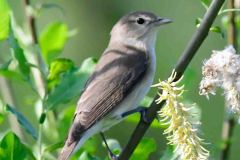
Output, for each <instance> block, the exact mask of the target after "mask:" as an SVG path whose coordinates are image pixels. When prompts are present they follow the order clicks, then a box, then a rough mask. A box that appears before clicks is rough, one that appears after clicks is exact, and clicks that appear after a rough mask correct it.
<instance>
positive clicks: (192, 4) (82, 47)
mask: <svg viewBox="0 0 240 160" xmlns="http://www.w3.org/2000/svg"><path fill="white" fill-rule="evenodd" d="M33 2H35V3H36V2H37V1H33ZM42 2H48V3H50V2H52V3H57V4H59V6H60V7H61V9H57V8H56V9H51V10H45V11H43V12H41V13H40V16H39V17H38V18H37V30H38V33H39V34H40V33H41V31H42V30H43V29H44V27H45V26H46V25H47V24H48V23H51V22H53V21H62V22H64V23H66V24H67V26H68V29H69V30H75V29H77V31H78V32H77V34H76V35H74V36H73V37H71V38H69V39H68V41H67V43H66V45H65V47H64V50H63V52H62V54H61V55H60V56H59V57H65V58H69V59H71V60H73V61H74V63H75V64H76V65H77V66H80V65H81V63H82V62H83V60H84V59H85V58H88V57H95V58H99V57H100V56H101V53H102V52H103V51H104V49H105V48H106V46H107V44H108V41H109V37H110V34H109V33H110V31H111V28H112V26H113V25H114V24H115V23H116V22H117V20H118V19H119V18H120V17H122V16H123V15H125V14H127V13H129V12H132V11H137V10H145V11H151V12H154V13H156V14H157V15H159V16H162V17H167V18H170V19H172V20H173V23H171V24H169V25H165V26H162V27H161V29H160V31H159V34H158V39H157V45H156V53H157V72H156V76H155V81H154V82H155V83H156V82H157V81H158V79H159V78H160V79H161V80H164V79H166V78H167V77H168V76H169V74H170V73H171V71H172V69H173V67H174V66H175V64H176V62H177V60H178V58H179V57H180V55H181V53H182V52H183V50H184V48H185V47H186V45H187V43H188V41H189V40H190V38H191V36H192V35H193V33H194V31H195V30H196V25H195V20H196V19H197V18H199V17H200V18H201V17H202V16H203V15H204V13H205V9H204V7H203V6H202V5H201V3H200V1H196V0H178V1H176V0H148V1H145V0H138V1H137V0H132V1H127V0H121V1H117V0H104V1H102V0H93V1H89V0H81V1H79V0H68V1H66V0H44V1H42ZM9 3H10V6H11V7H12V9H13V11H14V14H15V17H16V20H17V23H18V24H19V25H21V26H24V25H25V24H24V23H23V22H24V21H25V16H24V12H23V3H22V2H21V1H16V0H9ZM61 10H62V11H61ZM215 24H217V25H221V17H219V18H218V19H217V20H216V21H215ZM226 45H227V40H226V38H222V37H221V36H220V35H219V34H216V33H209V36H208V37H207V39H206V40H205V42H204V43H203V45H202V46H201V48H200V49H199V50H198V53H197V54H196V56H195V57H194V59H193V61H192V62H191V64H190V66H189V67H188V69H187V71H186V77H187V78H185V89H186V90H187V91H186V94H185V97H184V99H185V100H186V101H190V102H195V103H196V104H197V105H198V106H199V108H200V110H201V122H202V125H201V135H200V137H202V138H203V139H205V141H206V142H207V145H206V148H208V149H209V150H210V153H211V159H219V153H220V148H221V147H222V146H221V145H222V141H221V130H222V124H223V117H224V112H223V111H224V97H222V96H210V100H207V98H206V97H204V96H200V95H199V83H200V81H201V77H202V75H201V67H202V63H203V61H204V59H206V58H209V56H210V54H211V51H212V50H222V49H224V48H225V46H226ZM7 53H9V50H8V49H7V47H6V44H5V43H0V57H1V58H2V59H3V60H4V59H7V58H6V57H8V56H7ZM12 85H13V87H14V89H15V90H16V91H15V97H16V99H17V102H18V104H19V107H18V108H19V110H20V111H21V112H22V113H24V115H25V116H26V117H28V119H29V120H30V121H31V122H33V123H34V124H37V118H36V115H35V114H33V113H35V108H34V107H33V103H34V102H35V101H36V99H37V96H36V95H35V94H34V93H33V92H32V91H31V88H30V87H29V86H28V85H26V83H24V82H19V83H14V80H13V81H12ZM218 93H219V94H218V95H221V94H222V92H221V91H218ZM155 94H156V89H152V90H151V91H150V93H149V96H150V97H153V96H154V95H155ZM77 98H78V97H76V98H75V99H74V100H72V101H71V103H70V104H68V105H67V106H66V105H61V106H60V107H58V113H59V114H60V115H61V114H63V113H65V112H63V111H65V110H71V113H72V112H73V110H74V108H75V104H76V102H77ZM69 108H70V109H69ZM68 117H69V119H71V114H68ZM132 119H133V118H132ZM63 121H64V120H63ZM69 123H70V121H69V120H68V121H67V122H66V123H64V124H63V125H62V126H59V128H60V130H61V131H62V132H61V133H60V134H61V135H62V136H60V137H64V136H65V135H66V131H67V130H68V127H67V126H68V125H69ZM135 126H136V121H134V120H131V118H130V119H129V120H126V121H124V122H122V123H120V124H118V125H116V126H115V127H113V128H111V129H110V130H109V131H107V133H106V137H107V138H114V139H117V140H118V141H119V142H120V144H121V146H122V147H123V146H124V145H125V144H126V143H127V141H128V139H129V137H130V135H131V133H132V131H133V129H134V128H135ZM6 128H8V123H7V122H4V123H3V124H2V125H1V126H0V132H1V133H3V132H5V131H6ZM162 132H163V129H162V128H161V127H158V126H157V125H153V126H152V127H151V128H150V129H149V130H148V131H147V133H146V135H145V136H146V137H150V138H154V139H155V140H156V144H157V150H156V152H154V153H152V155H151V156H150V159H152V160H155V159H159V157H160V156H161V155H162V154H163V152H164V151H165V149H166V139H165V137H164V136H163V135H162ZM237 135H240V127H239V126H237V127H236V128H235V130H234V136H233V139H232V142H233V146H232V150H231V156H230V159H231V160H238V159H239V153H238V152H239V147H238V144H239V143H240V138H239V137H237ZM52 136H53V135H52ZM94 139H95V142H94V143H96V145H97V146H98V148H97V150H96V155H98V156H100V157H103V156H104V155H105V154H106V150H105V149H104V148H103V147H102V145H101V139H100V136H99V135H96V136H95V138H94ZM44 140H45V141H46V143H48V141H51V137H49V136H48V135H45V137H44ZM29 141H31V139H30V140H29Z"/></svg>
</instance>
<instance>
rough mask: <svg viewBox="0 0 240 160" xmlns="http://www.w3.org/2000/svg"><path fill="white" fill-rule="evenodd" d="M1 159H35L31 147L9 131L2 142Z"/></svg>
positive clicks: (0, 146)
mask: <svg viewBox="0 0 240 160" xmlns="http://www.w3.org/2000/svg"><path fill="white" fill-rule="evenodd" d="M0 159H1V160H16V159H17V160H26V159H28V160H35V159H36V158H35V157H34V156H33V154H32V152H31V151H30V149H28V148H27V147H26V146H25V145H24V144H23V143H21V141H20V139H19V138H18V137H17V136H16V135H15V134H14V133H12V132H9V133H7V134H6V135H5V136H4V137H3V139H2V141H1V143H0Z"/></svg>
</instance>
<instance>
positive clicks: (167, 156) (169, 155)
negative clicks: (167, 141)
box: [160, 146, 178, 160]
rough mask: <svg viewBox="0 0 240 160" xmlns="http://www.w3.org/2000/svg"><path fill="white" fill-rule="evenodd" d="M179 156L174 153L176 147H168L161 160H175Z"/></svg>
mask: <svg viewBox="0 0 240 160" xmlns="http://www.w3.org/2000/svg"><path fill="white" fill-rule="evenodd" d="M177 157H178V155H177V154H175V153H174V147H173V146H168V147H167V149H166V150H165V152H164V154H163V156H162V157H161V158H160V160H175V159H177Z"/></svg>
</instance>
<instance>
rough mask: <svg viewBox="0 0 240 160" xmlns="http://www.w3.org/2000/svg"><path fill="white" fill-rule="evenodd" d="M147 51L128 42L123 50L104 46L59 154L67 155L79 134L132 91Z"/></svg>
mask: <svg viewBox="0 0 240 160" xmlns="http://www.w3.org/2000/svg"><path fill="white" fill-rule="evenodd" d="M147 55H148V54H146V52H145V51H142V50H138V49H135V48H133V47H129V46H128V47H126V48H125V50H124V51H120V50H108V51H106V52H105V53H104V54H103V56H102V57H101V59H100V61H99V63H98V65H97V66H96V69H95V71H94V73H93V74H92V76H91V77H90V78H89V80H88V82H87V85H86V88H85V90H84V91H83V93H82V95H81V98H80V99H79V102H78V106H77V110H76V112H75V116H74V120H73V124H72V127H71V129H70V131H69V134H68V138H67V141H66V144H65V146H64V149H63V152H62V154H65V155H70V154H71V152H72V150H73V149H74V147H75V145H76V144H77V142H78V141H79V140H80V138H81V134H82V133H83V132H85V131H86V130H87V129H88V128H90V127H91V126H92V125H94V124H95V123H96V122H97V121H99V120H101V118H103V117H104V116H106V115H107V114H108V113H109V112H110V111H112V110H113V109H114V108H115V107H116V106H117V105H118V104H119V103H121V101H122V100H123V99H124V98H125V97H126V96H127V95H128V93H130V92H131V91H132V89H133V88H134V86H135V85H136V84H137V82H138V80H140V79H141V78H142V77H143V76H144V75H145V72H146V70H147V67H148V56H147ZM64 150H65V151H64ZM61 160H63V159H61Z"/></svg>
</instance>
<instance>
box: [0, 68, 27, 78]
mask: <svg viewBox="0 0 240 160" xmlns="http://www.w3.org/2000/svg"><path fill="white" fill-rule="evenodd" d="M0 76H3V77H5V78H7V79H14V80H23V77H22V76H21V75H20V74H19V73H17V72H15V71H11V70H1V69H0Z"/></svg>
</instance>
